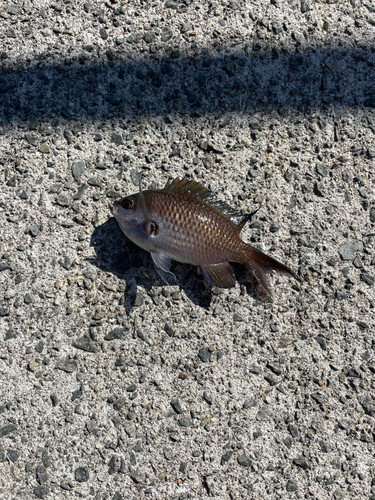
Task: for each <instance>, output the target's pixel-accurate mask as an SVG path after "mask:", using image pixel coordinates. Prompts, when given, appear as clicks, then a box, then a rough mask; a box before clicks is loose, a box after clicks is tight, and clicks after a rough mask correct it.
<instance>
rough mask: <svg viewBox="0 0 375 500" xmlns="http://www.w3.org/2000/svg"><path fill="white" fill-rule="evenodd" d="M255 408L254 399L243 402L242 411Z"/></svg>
mask: <svg viewBox="0 0 375 500" xmlns="http://www.w3.org/2000/svg"><path fill="white" fill-rule="evenodd" d="M255 406H257V402H256V400H255V399H252V398H250V399H246V401H245V402H244V404H243V407H242V408H243V409H244V410H248V409H249V408H254V407H255Z"/></svg>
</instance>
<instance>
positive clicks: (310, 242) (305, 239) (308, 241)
mask: <svg viewBox="0 0 375 500" xmlns="http://www.w3.org/2000/svg"><path fill="white" fill-rule="evenodd" d="M318 242H319V238H318V237H317V236H316V235H315V234H303V235H302V236H301V238H300V239H299V240H298V244H299V245H301V246H304V247H307V248H315V247H316V245H317V243H318Z"/></svg>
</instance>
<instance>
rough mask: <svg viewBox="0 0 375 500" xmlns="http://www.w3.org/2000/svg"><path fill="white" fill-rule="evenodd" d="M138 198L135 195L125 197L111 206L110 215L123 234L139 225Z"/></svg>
mask: <svg viewBox="0 0 375 500" xmlns="http://www.w3.org/2000/svg"><path fill="white" fill-rule="evenodd" d="M138 198H139V194H138V193H136V194H132V195H130V196H126V197H125V198H122V199H121V200H119V201H116V202H115V203H114V204H113V207H112V214H113V216H114V218H115V219H116V220H117V222H118V224H119V226H120V227H121V229H122V230H123V231H124V233H126V232H128V231H131V230H133V229H135V228H136V227H138V226H139V225H140V224H139V218H138V217H137V210H138Z"/></svg>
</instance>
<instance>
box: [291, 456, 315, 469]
mask: <svg viewBox="0 0 375 500" xmlns="http://www.w3.org/2000/svg"><path fill="white" fill-rule="evenodd" d="M293 463H294V465H297V467H301V468H302V469H305V470H307V469H310V467H311V466H310V462H309V461H308V460H307V458H306V457H297V458H293Z"/></svg>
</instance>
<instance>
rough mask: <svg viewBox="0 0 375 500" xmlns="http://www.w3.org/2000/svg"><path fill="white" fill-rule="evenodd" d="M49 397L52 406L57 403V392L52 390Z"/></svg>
mask: <svg viewBox="0 0 375 500" xmlns="http://www.w3.org/2000/svg"><path fill="white" fill-rule="evenodd" d="M50 398H51V403H52V407H53V408H55V407H56V406H57V405H58V404H59V398H58V397H57V394H56V393H55V392H54V393H53V394H51V395H50Z"/></svg>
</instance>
